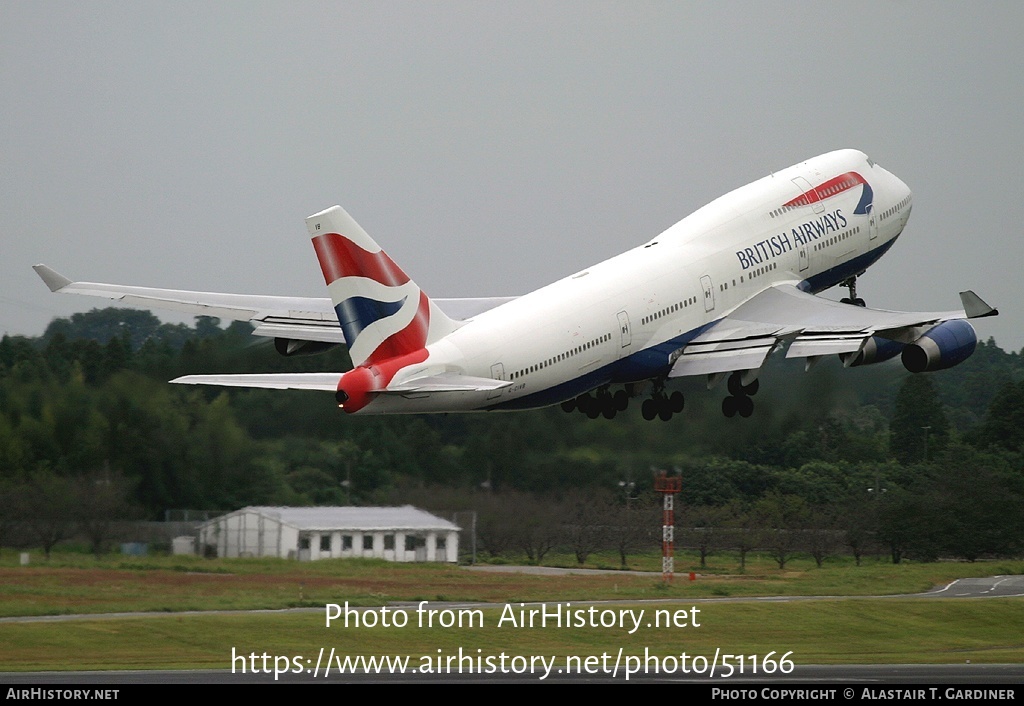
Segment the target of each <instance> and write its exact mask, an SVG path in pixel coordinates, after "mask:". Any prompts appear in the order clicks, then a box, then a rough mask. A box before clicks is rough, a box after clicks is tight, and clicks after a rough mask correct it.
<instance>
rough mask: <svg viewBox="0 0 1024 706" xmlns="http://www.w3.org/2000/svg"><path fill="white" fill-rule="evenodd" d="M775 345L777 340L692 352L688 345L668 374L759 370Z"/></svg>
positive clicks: (674, 375) (684, 375)
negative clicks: (746, 345) (749, 345)
mask: <svg viewBox="0 0 1024 706" xmlns="http://www.w3.org/2000/svg"><path fill="white" fill-rule="evenodd" d="M774 347H775V342H774V341H772V342H771V343H770V344H768V345H757V346H752V347H744V348H733V349H722V350H712V351H706V352H702V353H690V352H688V351H689V346H687V350H686V351H684V353H683V354H682V355H681V356H679V357H678V358H677V359H676V362H675V364H674V365H673V366H672V369H671V370H670V371H669V373H668V376H669V377H670V378H678V377H686V376H689V375H713V374H715V373H728V372H732V371H733V370H757V369H758V368H760V367H761V366H762V365H764V360H765V358H767V357H768V354H769V353H771V352H772V349H773V348H774Z"/></svg>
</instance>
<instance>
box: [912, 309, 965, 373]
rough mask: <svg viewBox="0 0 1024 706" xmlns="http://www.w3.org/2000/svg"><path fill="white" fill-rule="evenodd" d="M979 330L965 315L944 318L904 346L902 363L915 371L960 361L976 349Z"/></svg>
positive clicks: (941, 367)
mask: <svg viewBox="0 0 1024 706" xmlns="http://www.w3.org/2000/svg"><path fill="white" fill-rule="evenodd" d="M977 345H978V334H976V333H975V332H974V327H973V326H971V325H970V324H969V323H967V322H966V321H964V320H963V319H956V320H954V321H945V322H943V323H941V324H939V325H938V326H934V327H932V328H931V329H929V330H928V332H927V333H926V334H924V335H923V336H921V337H920V338H919V339H917V340H916V341H914V342H913V343H909V344H907V346H906V347H905V348H904V349H903V367H905V368H906V369H907V370H909V371H910V372H912V373H923V372H926V371H929V370H944V369H946V368H952V367H953V366H954V365H958V364H960V363H962V362H964V361H965V360H967V359H968V358H970V357H971V354H972V353H974V349H975V347H977Z"/></svg>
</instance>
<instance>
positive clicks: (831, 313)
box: [669, 284, 998, 377]
mask: <svg viewBox="0 0 1024 706" xmlns="http://www.w3.org/2000/svg"><path fill="white" fill-rule="evenodd" d="M960 299H961V302H962V303H963V305H964V308H963V309H962V310H956V311H943V312H902V311H886V310H883V309H869V308H866V307H859V306H853V305H850V304H841V303H839V302H834V301H831V300H829V299H824V298H822V297H818V296H815V295H813V294H808V293H807V292H804V291H801V290H799V289H797V288H796V287H794V286H792V285H788V284H783V285H777V286H775V287H771V288H769V289H766V290H764V291H763V292H761V293H759V294H757V295H755V296H754V297H752V298H751V299H749V300H748V301H746V302H744V303H743V304H742V305H740V306H739V307H737V308H736V309H735V310H734V311H733V312H732V313H730V314H729V315H727V316H726V317H724V318H723V319H722V320H720V321H719V322H718V323H717V324H716V325H715V326H713V327H712V328H711V329H709V330H708V331H706V332H704V333H703V334H701V335H700V336H697V337H696V338H694V339H693V340H692V341H691V342H690V343H688V344H687V345H686V346H685V347H683V348H682V349H681V350H679V351H676V353H675V354H674V356H675V363H674V364H673V367H672V370H671V371H670V372H669V377H684V376H688V375H714V374H718V373H727V372H732V371H736V370H740V371H748V370H753V371H756V370H757V369H759V368H760V367H761V365H763V363H764V361H765V359H766V358H767V357H768V355H769V354H770V353H771V352H772V351H773V350H775V349H776V348H779V347H781V346H783V345H786V344H787V343H788V344H789V348H788V350H787V352H786V357H787V358H807V359H808V360H809V362H813V361H815V360H817V359H818V358H819V357H821V356H823V355H830V354H837V353H838V354H855V353H858V352H859V351H861V350H862V349H863V347H864V346H865V345H867V343H868V341H869V340H870V339H871V338H872V337H873V336H879V337H881V338H885V339H888V340H892V341H897V342H900V343H911V342H913V341H914V340H916V339H917V338H919V337H920V335H921V334H922V333H924V331H925V330H927V328H929V327H931V326H933V325H935V324H939V323H942V322H943V321H949V320H952V319H973V318H979V317H982V316H994V315H996V314H998V311H996V310H995V309H993V308H992V307H990V306H989V305H988V304H986V303H985V302H984V301H983V300H982V299H981V298H980V297H978V295H976V294H975V293H974V292H972V291H967V292H961V293H960ZM854 357H855V356H850V358H849V359H848V360H849V361H850V362H852V360H853V358H854Z"/></svg>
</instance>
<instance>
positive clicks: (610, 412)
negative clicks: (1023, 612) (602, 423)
mask: <svg viewBox="0 0 1024 706" xmlns="http://www.w3.org/2000/svg"><path fill="white" fill-rule="evenodd" d="M601 414H603V415H604V418H605V419H615V415H616V414H618V410H616V409H615V407H613V406H611V405H608V406H607V407H605V408H604V409H603V410H601Z"/></svg>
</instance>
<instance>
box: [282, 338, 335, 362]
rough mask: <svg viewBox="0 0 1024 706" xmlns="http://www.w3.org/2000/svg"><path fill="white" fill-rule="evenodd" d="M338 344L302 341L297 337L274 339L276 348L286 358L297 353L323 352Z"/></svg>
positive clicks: (311, 353)
mask: <svg viewBox="0 0 1024 706" xmlns="http://www.w3.org/2000/svg"><path fill="white" fill-rule="evenodd" d="M336 345H338V344H337V343H329V342H326V341H302V340H298V339H295V338H275V339H274V349H275V350H276V351H277V352H278V353H280V354H281V355H283V356H285V357H286V358H290V357H291V356H295V355H315V354H317V353H323V352H324V351H326V350H328V349H330V348H333V347H334V346H336Z"/></svg>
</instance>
